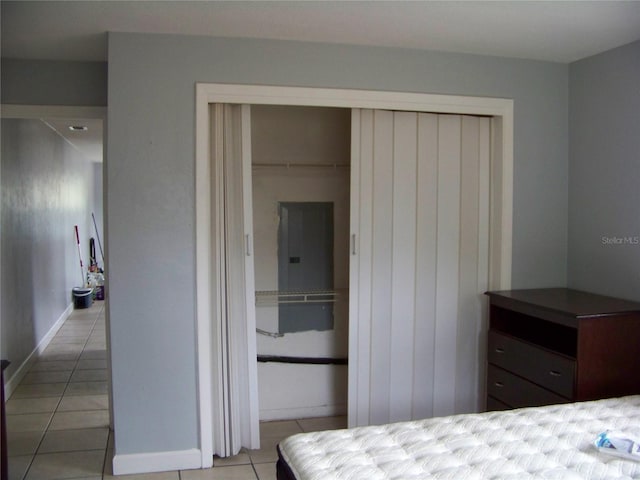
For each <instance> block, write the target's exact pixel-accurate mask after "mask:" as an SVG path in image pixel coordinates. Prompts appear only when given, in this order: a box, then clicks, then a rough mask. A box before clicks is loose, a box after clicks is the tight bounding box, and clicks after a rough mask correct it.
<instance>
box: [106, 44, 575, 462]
mask: <svg viewBox="0 0 640 480" xmlns="http://www.w3.org/2000/svg"><path fill="white" fill-rule="evenodd" d="M196 82H221V83H222V82H226V83H245V84H246V83H251V84H271V85H296V86H319V87H339V88H362V89H375V90H397V91H414V92H425V93H441V94H462V95H479V96H491V97H507V98H513V99H514V100H515V173H514V175H515V178H514V236H513V247H514V248H513V286H514V287H533V286H551V285H564V284H565V282H566V262H567V252H566V245H567V242H566V240H567V230H566V225H567V188H568V187H567V183H568V180H567V173H568V164H567V158H568V67H567V66H566V65H561V64H554V63H545V62H535V61H523V60H512V59H505V58H497V57H482V56H472V55H460V54H446V53H438V52H429V51H416V50H401V49H387V48H369V47H356V46H341V45H319V44H306V43H296V42H279V41H265V40H241V39H217V38H205V37H187V36H172V35H145V34H126V33H113V34H110V35H109V82H108V83H109V106H108V122H109V124H108V131H109V139H108V158H107V162H106V175H107V179H106V181H107V184H108V186H109V190H108V208H107V212H108V218H107V224H108V225H109V229H108V234H107V235H108V242H109V258H110V261H109V264H108V268H107V271H108V272H109V275H110V322H111V353H112V359H113V360H112V375H113V401H114V405H113V407H114V412H115V418H114V421H115V431H116V453H117V454H131V453H142V452H153V451H169V450H183V449H188V448H194V447H197V446H198V423H197V411H196V407H197V397H196V395H197V392H196V337H195V321H196V318H195V307H194V303H195V293H194V292H195V257H194V255H195V233H194V229H195V225H194V215H195V210H194V209H195V207H194V205H195V198H194V155H195V154H194V118H195V113H194V100H195V83H196Z"/></svg>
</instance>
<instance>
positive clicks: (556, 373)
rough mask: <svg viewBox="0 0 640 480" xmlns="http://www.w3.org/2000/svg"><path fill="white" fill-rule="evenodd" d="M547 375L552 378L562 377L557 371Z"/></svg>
mask: <svg viewBox="0 0 640 480" xmlns="http://www.w3.org/2000/svg"><path fill="white" fill-rule="evenodd" d="M549 375H551V376H552V377H561V376H562V374H561V373H560V372H558V371H557V370H551V371H549Z"/></svg>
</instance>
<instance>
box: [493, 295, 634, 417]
mask: <svg viewBox="0 0 640 480" xmlns="http://www.w3.org/2000/svg"><path fill="white" fill-rule="evenodd" d="M487 295H488V296H489V298H490V312H489V338H488V350H487V362H488V365H487V410H504V409H509V408H519V407H528V406H537V405H548V404H553V403H566V402H574V401H582V400H594V399H598V398H606V397H616V396H622V395H629V394H635V393H640V303H635V302H629V301H626V300H620V299H617V298H612V297H605V296H602V295H594V294H591V293H586V292H580V291H577V290H570V289H566V288H545V289H534V290H505V291H496V292H487Z"/></svg>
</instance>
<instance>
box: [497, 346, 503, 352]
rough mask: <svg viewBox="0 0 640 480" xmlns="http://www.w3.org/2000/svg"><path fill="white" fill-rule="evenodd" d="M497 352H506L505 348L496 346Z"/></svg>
mask: <svg viewBox="0 0 640 480" xmlns="http://www.w3.org/2000/svg"><path fill="white" fill-rule="evenodd" d="M496 353H504V348H502V347H496Z"/></svg>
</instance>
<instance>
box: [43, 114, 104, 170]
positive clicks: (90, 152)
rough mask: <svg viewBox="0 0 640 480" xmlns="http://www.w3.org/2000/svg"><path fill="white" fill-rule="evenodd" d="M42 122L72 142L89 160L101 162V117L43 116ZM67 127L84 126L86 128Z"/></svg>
mask: <svg viewBox="0 0 640 480" xmlns="http://www.w3.org/2000/svg"><path fill="white" fill-rule="evenodd" d="M42 121H43V122H44V123H46V124H47V125H49V127H51V128H52V129H53V130H55V131H56V132H58V134H59V135H60V136H61V137H63V138H64V139H65V140H67V141H68V142H69V143H70V144H72V145H73V146H74V147H75V148H76V149H78V150H79V151H80V153H82V154H83V155H84V156H85V158H86V159H87V160H89V161H91V162H102V119H99V118H60V117H57V118H44V119H42ZM69 127H84V128H86V130H77V129H75V128H74V129H71V128H69Z"/></svg>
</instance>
